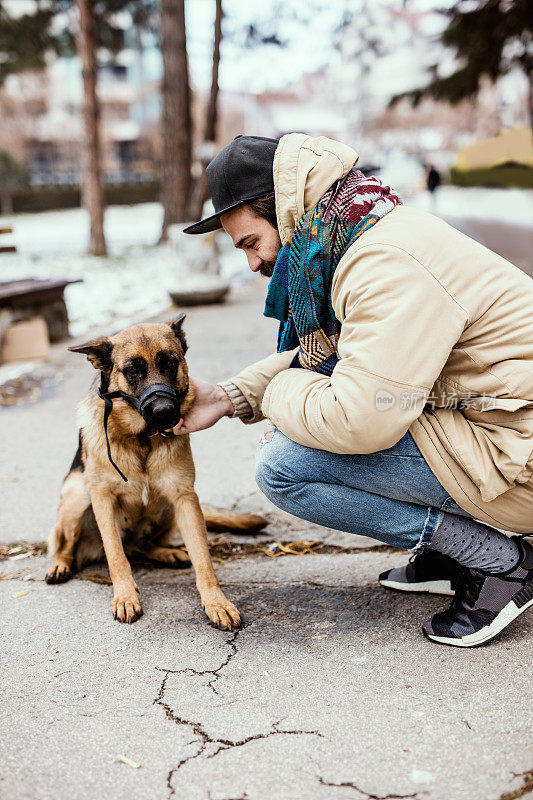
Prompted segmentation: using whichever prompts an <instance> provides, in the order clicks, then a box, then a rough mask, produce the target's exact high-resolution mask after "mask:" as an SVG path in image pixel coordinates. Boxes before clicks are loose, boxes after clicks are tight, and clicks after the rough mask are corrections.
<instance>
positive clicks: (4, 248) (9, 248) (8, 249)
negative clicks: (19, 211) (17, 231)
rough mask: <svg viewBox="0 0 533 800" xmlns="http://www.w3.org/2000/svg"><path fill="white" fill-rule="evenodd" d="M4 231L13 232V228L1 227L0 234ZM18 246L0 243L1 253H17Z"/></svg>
mask: <svg viewBox="0 0 533 800" xmlns="http://www.w3.org/2000/svg"><path fill="white" fill-rule="evenodd" d="M3 233H13V228H0V236H1V235H2V234H3ZM16 252H17V248H16V247H15V245H14V244H3V245H0V253H16Z"/></svg>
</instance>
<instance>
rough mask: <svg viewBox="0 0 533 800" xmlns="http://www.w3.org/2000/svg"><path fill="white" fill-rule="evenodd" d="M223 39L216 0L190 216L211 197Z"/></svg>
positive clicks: (195, 216) (198, 214)
mask: <svg viewBox="0 0 533 800" xmlns="http://www.w3.org/2000/svg"><path fill="white" fill-rule="evenodd" d="M221 41H222V0H216V11H215V33H214V40H213V64H212V70H211V90H210V92H209V100H208V103H207V109H206V119H205V130H204V139H203V144H202V146H201V149H200V161H201V167H202V171H201V174H200V175H199V177H198V178H197V179H196V181H195V183H194V185H193V188H192V191H191V200H190V204H189V218H190V219H192V220H197V219H200V217H201V216H202V209H203V205H204V203H205V201H206V200H207V198H208V197H209V188H208V186H207V177H206V172H205V168H206V166H207V164H208V163H209V161H210V160H211V158H213V156H214V149H215V141H216V138H217V124H218V93H219V86H218V71H219V65H220V43H221Z"/></svg>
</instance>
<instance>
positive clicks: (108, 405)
mask: <svg viewBox="0 0 533 800" xmlns="http://www.w3.org/2000/svg"><path fill="white" fill-rule="evenodd" d="M108 388H109V382H108V380H107V378H105V376H104V373H103V372H102V373H101V376H100V386H99V387H98V389H97V392H98V396H99V397H101V398H102V400H103V401H104V433H105V441H106V445H107V457H108V458H109V461H110V462H111V464H112V465H113V466H114V467H115V469H116V471H117V472H118V474H119V475H120V477H121V478H122V480H123V481H125V482H126V483H127V482H128V479H127V478H126V476H125V475H124V473H123V472H122V471H121V470H120V469H119V468H118V467H117V465H116V464H115V462H114V461H113V458H112V456H111V446H110V444H109V436H108V435H107V422H108V420H109V415H110V414H111V412H112V411H113V400H114V399H115V398H116V397H122V392H108V391H107V389H108Z"/></svg>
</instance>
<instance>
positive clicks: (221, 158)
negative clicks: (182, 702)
mask: <svg viewBox="0 0 533 800" xmlns="http://www.w3.org/2000/svg"><path fill="white" fill-rule="evenodd" d="M357 159H358V156H357V154H356V153H355V151H354V150H352V148H350V147H348V146H346V145H344V144H341V143H339V142H335V141H332V140H330V139H327V138H325V137H319V138H311V137H309V136H305V135H303V134H297V133H293V134H289V135H287V136H283V137H282V138H281V139H280V140H279V141H277V140H272V139H265V138H261V137H254V136H242V137H237V138H236V139H235V140H234V141H233V142H232V143H231V144H229V145H228V146H227V147H225V148H224V149H223V150H222V151H221V152H220V153H219V154H218V155H217V156H216V158H215V159H214V160H213V161H212V162H211V164H209V166H208V168H207V179H208V183H209V189H210V192H211V197H212V200H213V204H214V208H215V212H216V213H215V214H214V215H213V216H211V217H209V218H207V219H205V220H202V221H201V222H199V223H197V224H195V225H193V226H191V227H189V228H188V229H187V230H186V232H187V233H203V232H207V231H211V230H214V229H216V228H220V227H222V228H224V230H225V231H226V232H227V233H228V234H229V235H230V236H231V238H232V239H233V242H234V244H235V246H236V247H238V248H240V249H242V250H243V252H244V253H245V255H246V257H247V259H248V264H249V266H250V269H251V270H252V271H253V272H260V273H261V274H263V275H265V276H266V277H268V278H269V279H270V281H269V286H268V291H267V297H266V306H265V314H266V315H267V316H271V317H274V318H276V319H278V320H279V322H280V330H279V338H278V348H277V350H278V352H277V353H275V354H274V355H270V356H269V357H268V358H265V359H264V360H262V361H259V362H258V363H256V364H253V365H252V366H250V367H247V368H246V369H244V370H243V371H242V372H240V373H239V374H238V375H236V376H234V377H232V378H231V379H230V380H228V381H227V382H225V383H223V384H221V385H218V386H213V385H211V384H209V383H206V382H205V381H202V380H199V379H196V380H195V381H194V384H195V388H196V393H197V400H196V403H195V405H194V406H193V408H192V409H191V411H190V412H189V414H188V415H187V416H186V417H185V418H184V420H183V422H182V423H180V425H179V426H178V427H177V428H176V429H175V432H176V433H178V434H179V433H180V432H186V433H190V432H192V431H197V430H201V429H203V428H207V427H209V426H210V425H213V424H214V423H215V422H216V421H217V420H219V419H220V418H221V417H223V416H232V417H239V418H240V419H242V421H243V422H245V423H253V422H257V421H258V420H261V419H264V418H268V419H269V420H270V421H271V422H272V424H273V426H274V430H273V432H270V433H269V434H267V435H266V436H265V437H264V439H263V440H262V442H261V443H260V444H259V445H258V455H257V466H256V479H257V483H258V484H259V486H260V488H261V489H262V491H263V492H264V493H265V494H266V495H267V497H269V498H270V499H271V500H272V502H274V503H275V504H276V505H277V506H279V507H280V508H281V509H284V510H285V511H288V512H290V513H291V514H295V515H296V516H298V517H301V518H303V519H306V520H309V521H311V522H314V523H318V524H320V525H324V526H327V527H330V528H336V529H338V530H341V531H348V532H350V533H356V534H360V535H363V536H369V537H372V538H374V539H379V540H380V541H382V542H385V543H387V544H390V545H394V546H397V547H403V548H405V549H407V550H409V551H411V553H413V554H414V557H412V558H411V560H410V562H409V563H408V564H407V565H406V566H403V567H399V568H396V569H392V570H389V571H388V572H386V573H383V574H382V575H380V578H379V580H380V583H381V585H382V586H386V587H390V588H393V589H397V590H400V591H411V592H412V591H424V592H435V593H443V594H451V595H454V598H453V601H452V603H451V606H450V608H449V609H448V610H447V611H443V612H441V613H438V614H436V615H435V616H434V617H433V618H432V619H430V620H428V621H427V622H426V623H425V625H424V626H423V631H424V633H425V634H426V636H428V637H429V638H430V639H431V640H433V641H435V642H440V643H443V644H448V645H456V646H460V647H472V646H474V645H478V644H481V643H483V642H487V641H489V640H490V639H492V638H493V637H494V636H496V635H497V634H498V633H499V632H500V631H502V630H503V629H504V628H505V627H506V626H507V625H509V623H510V622H512V621H513V620H514V619H515V618H516V617H518V616H519V615H520V614H521V613H522V612H524V611H525V610H526V609H527V608H529V607H530V606H531V605H533V547H532V546H531V544H529V543H528V542H527V541H526V540H524V539H523V538H522V536H520V535H516V534H522V535H524V534H526V535H527V534H530V533H531V532H532V530H533V315H532V309H533V280H531V278H529V277H528V276H527V275H525V274H524V273H523V272H521V271H520V270H519V269H518V268H516V267H515V266H513V265H512V264H510V263H509V262H507V261H505V260H504V259H503V258H501V257H500V256H498V255H496V254H495V253H493V252H491V251H490V250H487V249H486V248H484V247H482V246H481V245H480V244H478V243H476V242H474V241H473V240H471V239H469V238H468V237H467V236H464V235H463V234H461V233H459V232H458V231H456V230H455V229H453V228H452V227H450V226H449V225H447V224H446V223H445V222H443V221H441V220H440V219H438V218H436V217H434V216H432V215H430V214H427V213H424V212H421V211H417V210H415V209H412V208H406V207H405V206H403V205H402V204H401V201H400V198H399V197H398V195H397V194H396V193H395V192H394V191H393V190H391V189H390V188H389V187H388V186H385V185H383V184H382V183H381V181H380V180H378V179H377V178H375V177H365V176H364V175H363V174H362V173H361V172H360V171H358V170H357V169H355V164H356V162H357ZM500 529H503V530H505V531H507V532H509V533H510V534H515V535H506V534H505V533H503V532H502V531H501V530H500Z"/></svg>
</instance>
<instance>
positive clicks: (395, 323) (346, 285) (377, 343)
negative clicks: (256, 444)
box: [262, 244, 467, 454]
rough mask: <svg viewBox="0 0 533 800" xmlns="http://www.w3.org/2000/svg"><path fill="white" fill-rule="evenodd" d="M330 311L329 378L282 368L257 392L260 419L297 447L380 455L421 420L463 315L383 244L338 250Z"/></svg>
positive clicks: (431, 280) (428, 278)
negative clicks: (332, 355) (336, 326)
mask: <svg viewBox="0 0 533 800" xmlns="http://www.w3.org/2000/svg"><path fill="white" fill-rule="evenodd" d="M332 303H333V308H334V311H335V315H336V317H337V319H338V320H339V321H340V322H341V332H340V336H339V342H338V355H339V359H340V360H339V362H338V363H337V365H336V366H335V369H334V371H333V373H332V375H331V377H324V376H321V375H320V374H318V373H316V372H312V371H309V370H305V369H286V370H284V371H283V372H281V373H279V374H278V375H276V376H275V377H274V378H273V379H272V380H271V381H270V383H269V384H268V387H267V388H266V391H265V394H264V397H263V403H262V411H263V414H264V415H265V417H268V418H269V419H270V420H271V422H272V423H273V424H274V425H275V426H276V427H277V428H279V430H280V431H281V432H282V433H284V434H285V435H286V436H288V437H289V438H290V439H292V440H293V441H295V442H297V443H299V444H302V445H305V446H307V447H314V448H317V449H319V450H329V451H330V452H334V453H345V454H357V453H373V452H377V451H378V450H385V449H387V448H389V447H392V446H393V445H394V444H395V443H396V442H397V441H399V439H401V437H402V436H403V435H404V434H405V433H406V431H407V430H408V428H409V426H410V425H411V423H412V422H413V421H414V420H415V419H416V418H417V417H418V416H419V415H420V414H421V412H422V409H423V407H424V405H425V402H426V401H427V397H428V395H429V394H430V392H431V388H432V386H433V384H434V383H435V380H436V379H437V377H438V376H439V374H440V372H441V371H442V368H443V367H444V365H445V363H446V361H447V359H448V356H449V354H450V351H451V349H452V348H453V346H454V344H455V343H456V342H457V340H458V339H459V337H460V335H461V333H462V331H463V329H464V326H465V324H466V321H467V314H466V312H465V310H464V309H463V308H462V307H461V306H460V305H459V304H458V303H457V302H456V301H455V299H454V298H453V297H452V296H451V295H450V294H449V293H448V292H447V291H446V289H445V288H444V287H443V286H442V285H441V284H440V283H439V282H438V281H437V280H436V278H435V277H434V276H433V275H431V273H429V272H428V271H427V270H426V269H425V268H424V267H423V266H422V265H421V264H420V263H419V262H418V261H417V260H416V259H415V258H414V257H413V256H411V255H410V254H408V253H406V252H405V251H403V250H401V249H400V248H397V247H395V246H393V245H380V244H373V245H370V246H367V247H362V248H358V249H357V250H356V251H354V252H353V253H352V254H351V253H350V251H348V252H347V253H346V255H345V256H344V257H343V258H342V259H341V261H340V262H339V264H338V266H337V269H336V271H335V275H334V280H333V286H332Z"/></svg>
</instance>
